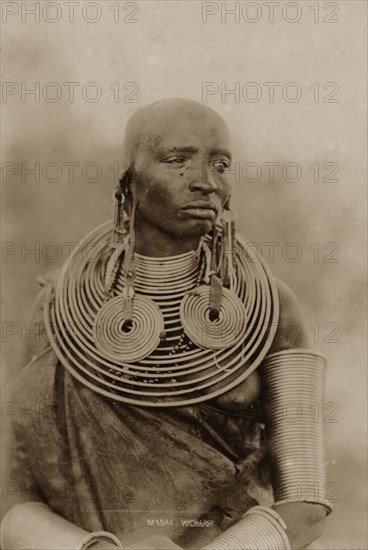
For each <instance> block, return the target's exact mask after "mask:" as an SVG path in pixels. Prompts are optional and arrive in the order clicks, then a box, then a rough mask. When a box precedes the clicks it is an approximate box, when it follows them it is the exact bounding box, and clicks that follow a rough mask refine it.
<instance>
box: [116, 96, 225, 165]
mask: <svg viewBox="0 0 368 550" xmlns="http://www.w3.org/2000/svg"><path fill="white" fill-rule="evenodd" d="M198 124H200V126H201V127H202V128H203V131H204V133H206V132H207V133H208V132H213V133H222V134H223V135H225V136H226V138H228V141H230V135H229V131H228V128H227V126H226V124H225V122H224V121H223V119H222V118H221V117H220V115H219V114H217V113H216V111H214V110H213V109H211V108H210V107H208V106H207V105H203V104H202V103H198V102H197V101H193V100H191V99H162V100H160V101H156V102H155V103H151V104H150V105H147V106H146V107H143V108H142V109H140V110H139V111H137V112H136V113H135V114H134V115H133V116H132V117H131V118H130V119H129V121H128V123H127V126H126V130H125V136H124V150H123V159H124V164H125V166H131V165H132V164H134V163H135V160H136V154H137V152H138V151H139V150H140V149H147V148H148V149H152V148H154V147H156V146H158V145H159V144H160V141H161V140H162V139H163V138H164V137H165V135H167V134H170V133H171V132H172V131H173V130H174V129H175V130H180V129H183V130H185V129H191V130H192V129H193V127H198Z"/></svg>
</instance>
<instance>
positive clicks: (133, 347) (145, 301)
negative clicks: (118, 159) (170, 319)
mask: <svg viewBox="0 0 368 550" xmlns="http://www.w3.org/2000/svg"><path fill="white" fill-rule="evenodd" d="M118 202H119V201H118ZM119 206H121V202H120V205H119ZM135 210H136V204H135V201H134V198H133V204H132V206H131V211H130V217H129V229H130V231H129V234H128V235H127V236H126V238H125V239H124V241H123V242H118V243H116V244H115V245H114V251H113V254H112V256H111V258H110V260H109V262H108V265H107V269H106V277H105V284H106V282H108V281H106V279H107V276H108V277H109V279H110V282H109V283H110V284H109V287H108V291H109V296H110V299H109V300H108V301H107V302H106V303H105V304H104V305H103V307H102V308H101V309H100V311H99V312H98V313H97V316H96V318H95V321H94V324H93V338H94V342H95V345H96V348H97V349H98V350H99V351H100V352H101V353H103V355H104V356H106V358H108V359H110V360H111V361H114V362H117V363H131V362H134V361H140V360H142V359H144V358H145V357H147V356H148V355H150V354H151V353H152V352H153V351H154V350H155V349H156V348H157V346H158V345H159V343H160V341H161V338H162V337H163V335H164V328H165V327H164V318H163V315H162V312H161V310H160V308H159V307H158V305H157V304H155V302H154V301H153V300H151V299H150V298H147V297H145V296H137V295H136V294H135V289H134V278H135V266H134V248H135V227H134V221H135ZM114 221H115V227H117V228H118V230H119V228H120V223H119V222H120V221H121V218H120V212H117V215H116V217H115V220H114ZM115 227H114V231H115ZM122 254H124V258H123V261H122V265H120V262H118V260H119V258H120V257H121V255H122ZM116 266H118V267H119V268H121V269H122V271H123V275H124V280H125V283H124V289H123V292H122V293H121V294H120V295H119V296H115V297H111V294H112V291H113V288H112V287H113V282H114V280H115V278H116V277H115V275H114V273H116ZM108 272H109V274H108ZM111 279H112V280H111Z"/></svg>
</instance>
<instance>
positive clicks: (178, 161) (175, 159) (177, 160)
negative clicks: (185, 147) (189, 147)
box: [165, 157, 185, 166]
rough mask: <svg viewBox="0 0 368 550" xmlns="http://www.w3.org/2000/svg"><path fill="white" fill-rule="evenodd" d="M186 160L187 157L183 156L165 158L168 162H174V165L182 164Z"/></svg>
mask: <svg viewBox="0 0 368 550" xmlns="http://www.w3.org/2000/svg"><path fill="white" fill-rule="evenodd" d="M184 162H185V158H183V157H172V158H168V159H166V160H165V163H166V164H174V165H180V166H182V165H183V164H184Z"/></svg>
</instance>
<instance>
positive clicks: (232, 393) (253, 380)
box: [211, 370, 261, 413]
mask: <svg viewBox="0 0 368 550" xmlns="http://www.w3.org/2000/svg"><path fill="white" fill-rule="evenodd" d="M260 393H261V377H260V375H259V373H258V371H257V370H255V371H254V372H252V373H251V374H250V375H249V376H248V378H246V379H245V380H244V381H243V382H241V383H240V384H239V385H238V386H235V388H232V389H231V390H229V391H227V392H226V393H224V394H223V395H220V397H217V398H215V399H213V400H212V401H211V403H213V405H214V406H216V407H219V408H221V409H223V410H226V411H229V412H238V413H240V412H243V411H245V410H246V409H247V408H248V407H249V406H250V405H252V403H254V402H255V401H257V400H258V399H259V396H260Z"/></svg>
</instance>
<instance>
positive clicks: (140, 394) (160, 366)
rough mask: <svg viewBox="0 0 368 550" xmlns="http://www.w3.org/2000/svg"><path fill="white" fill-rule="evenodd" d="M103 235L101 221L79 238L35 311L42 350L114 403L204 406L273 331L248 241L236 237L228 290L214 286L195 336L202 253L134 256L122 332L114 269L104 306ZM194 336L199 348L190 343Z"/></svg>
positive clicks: (105, 228) (271, 288) (269, 282)
mask: <svg viewBox="0 0 368 550" xmlns="http://www.w3.org/2000/svg"><path fill="white" fill-rule="evenodd" d="M110 235H111V221H109V222H107V223H104V224H103V225H101V226H100V227H98V228H96V229H95V230H94V231H92V232H91V233H90V234H89V235H87V236H86V237H85V238H84V239H83V240H82V241H81V243H80V244H79V245H78V246H77V247H76V248H75V249H74V251H73V254H72V256H71V258H70V259H69V260H68V261H67V262H66V263H65V265H64V267H63V269H62V272H61V274H60V277H59V280H58V282H57V285H56V287H55V289H54V288H53V287H51V286H50V289H49V295H48V299H47V300H46V302H45V304H44V321H45V328H46V331H47V334H48V338H49V342H50V345H51V347H52V348H53V350H54V352H55V354H56V355H57V357H58V359H59V361H60V363H61V364H62V365H63V366H64V367H65V369H66V370H67V371H68V372H69V373H70V374H71V375H72V376H73V377H74V378H76V379H77V380H79V382H80V383H82V384H83V385H84V386H86V387H88V388H90V389H91V390H93V391H95V392H97V393H99V394H101V395H103V396H105V397H108V398H111V399H113V400H114V401H121V402H124V403H128V404H132V405H141V406H147V407H177V406H186V405H192V404H194V403H200V402H202V401H207V400H209V399H213V398H215V397H217V396H219V395H221V394H223V393H225V392H226V391H228V390H230V389H231V388H234V387H235V386H237V385H238V384H240V383H241V382H242V381H243V380H245V379H246V378H247V377H248V376H249V374H250V373H251V372H253V371H254V370H255V369H256V368H257V366H258V365H259V364H260V363H261V361H262V360H263V359H264V357H265V356H266V354H267V351H268V349H269V347H270V346H271V343H272V340H273V336H274V334H275V332H276V328H277V323H278V315H279V303H278V292H277V288H276V284H275V282H274V280H273V278H272V276H271V275H270V273H269V270H268V267H267V266H266V265H265V264H264V262H263V260H262V259H260V258H258V256H257V255H256V254H254V253H253V252H254V249H253V247H252V246H251V245H250V243H247V241H245V240H242V239H241V238H240V237H237V241H236V244H235V252H234V253H235V265H236V284H235V286H234V287H233V289H232V290H231V291H228V289H226V288H223V303H224V308H223V310H222V311H220V314H219V316H218V324H216V320H215V321H210V323H211V325H210V324H209V323H208V322H207V323H204V324H203V326H201V329H200V330H198V328H197V327H198V326H199V324H200V323H201V322H202V321H201V318H202V319H203V316H204V317H205V318H206V316H207V312H206V311H205V308H204V307H203V308H202V307H201V306H200V303H201V301H202V300H204V302H206V304H208V296H207V295H206V293H207V292H208V290H207V288H208V285H205V286H206V290H204V289H203V287H202V285H201V286H198V284H201V277H200V275H201V266H202V265H203V249H202V252H201V254H202V256H201V255H200V254H199V253H198V251H197V252H196V251H190V252H187V253H185V254H180V255H177V256H172V257H168V258H166V257H165V258H158V257H146V256H141V255H139V254H135V255H134V258H135V259H134V261H135V280H134V292H135V293H134V297H133V302H134V304H133V306H134V307H132V312H133V316H132V317H131V321H132V323H131V326H130V327H126V324H125V320H126V317H125V314H124V303H123V302H122V300H123V299H124V297H125V298H126V296H124V290H125V288H127V285H126V281H125V279H124V274H123V272H122V271H121V270H120V271H117V272H116V278H115V282H114V286H113V293H114V294H113V295H112V296H111V297H110V299H109V300H108V301H106V285H105V275H106V271H107V265H108V264H109V259H110V258H111V254H112V253H113V252H112V250H111V247H110ZM206 239H207V241H206V242H207V245H208V246H209V245H210V244H211V238H210V237H209V236H208V237H207V236H206ZM188 293H192V294H188ZM193 293H194V294H193ZM196 293H199V296H196ZM192 299H193V300H194V299H198V300H199V302H198V305H195V304H194V302H192ZM240 305H241V307H240ZM187 312H189V313H188V314H187ZM191 312H194V313H195V315H191ZM234 312H235V314H234ZM129 329H130V331H129ZM163 331H164V334H161V333H162V332H163ZM203 332H205V334H206V335H205V340H206V341H203V336H202V337H201V338H202V339H199V336H198V335H199V334H200V333H202V334H203ZM220 333H221V334H220ZM139 335H140V336H139ZM218 335H219V342H217V341H216V340H217V336H218ZM188 336H189V338H188ZM140 338H141V339H142V341H141V340H140ZM207 340H208V341H207ZM203 344H205V346H203ZM209 345H211V347H209Z"/></svg>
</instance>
